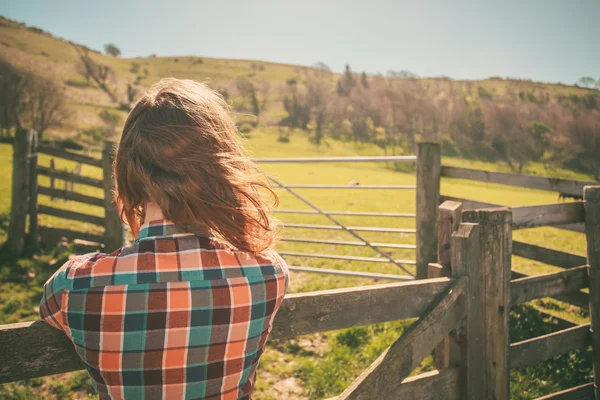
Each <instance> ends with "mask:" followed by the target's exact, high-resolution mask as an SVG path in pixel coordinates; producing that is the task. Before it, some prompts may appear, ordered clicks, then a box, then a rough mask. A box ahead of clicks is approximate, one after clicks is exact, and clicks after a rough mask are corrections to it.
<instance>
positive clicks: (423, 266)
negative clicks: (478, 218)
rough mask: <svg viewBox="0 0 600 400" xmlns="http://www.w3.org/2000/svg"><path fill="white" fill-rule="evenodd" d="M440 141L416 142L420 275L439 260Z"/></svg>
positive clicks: (425, 273)
mask: <svg viewBox="0 0 600 400" xmlns="http://www.w3.org/2000/svg"><path fill="white" fill-rule="evenodd" d="M440 160H441V146H440V144H439V143H417V197H416V202H417V221H416V224H417V232H416V233H417V252H416V255H417V257H416V258H417V279H425V278H427V269H428V267H427V265H428V264H429V263H432V262H436V260H437V227H436V225H437V214H438V205H439V204H440V162H441V161H440Z"/></svg>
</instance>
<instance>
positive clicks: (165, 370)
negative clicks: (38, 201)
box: [40, 79, 288, 400]
mask: <svg viewBox="0 0 600 400" xmlns="http://www.w3.org/2000/svg"><path fill="white" fill-rule="evenodd" d="M228 111H229V110H228V108H227V105H226V104H225V102H224V101H223V99H222V98H221V97H220V96H219V95H218V94H217V93H216V92H214V91H213V90H211V89H209V88H208V87H207V86H206V85H202V84H199V83H196V82H192V81H181V80H177V79H168V80H164V81H161V82H160V83H158V84H157V85H155V86H153V87H152V88H150V90H149V91H148V92H147V93H146V94H144V96H142V98H140V100H138V102H137V103H136V105H135V107H134V108H133V110H132V111H131V113H130V114H129V116H128V117H127V121H126V122H125V126H124V129H123V135H122V137H121V141H120V143H119V147H118V150H117V154H116V161H115V167H114V173H115V181H116V191H115V201H116V203H117V206H118V208H119V210H120V213H121V218H122V220H123V221H124V222H127V224H128V225H129V228H130V229H131V231H132V235H133V237H137V238H136V239H135V241H134V242H133V243H132V244H131V245H130V246H126V247H123V248H121V249H118V250H116V251H114V252H113V253H111V254H89V255H86V256H80V257H76V258H74V259H72V260H70V261H69V262H67V263H66V264H65V265H63V266H62V267H61V268H60V269H59V270H58V271H57V272H56V273H55V274H54V275H53V276H52V278H50V280H49V281H48V282H47V283H46V285H45V286H44V296H43V298H42V302H41V304H40V315H41V317H42V319H43V320H44V321H46V322H47V323H49V324H50V325H52V326H54V327H55V328H57V329H61V330H63V331H64V332H65V333H66V335H67V336H68V337H69V339H71V341H72V342H73V344H74V346H75V349H76V350H77V353H78V354H79V356H80V357H81V359H82V360H83V362H84V364H85V366H86V367H87V369H88V371H89V373H90V375H91V377H92V380H93V383H94V386H95V387H96V389H97V390H98V392H99V393H100V398H102V399H111V398H112V399H145V400H150V399H157V400H158V399H160V400H162V399H169V400H171V399H204V398H206V399H249V398H250V395H251V393H252V389H253V387H254V378H255V373H256V367H257V365H258V361H259V358H260V356H261V354H262V352H263V351H264V347H265V344H266V340H267V337H268V335H269V332H270V331H271V328H272V323H273V319H274V317H275V313H276V312H277V310H278V308H279V306H280V305H281V302H282V300H283V296H284V294H285V291H286V288H287V282H288V275H287V268H286V266H285V263H284V261H283V260H282V259H281V257H280V256H279V255H277V253H275V252H274V251H273V250H272V248H273V246H274V245H275V244H276V242H277V233H276V224H275V221H274V220H273V219H272V218H271V216H270V213H269V211H270V207H269V206H267V205H266V203H265V202H264V195H265V194H270V195H272V196H273V198H274V199H275V202H274V204H276V203H277V196H276V195H275V193H274V192H273V191H272V189H271V188H270V186H269V184H268V182H267V181H266V180H265V179H264V178H263V177H262V175H261V173H260V171H258V169H257V168H256V167H255V165H254V164H253V163H252V161H251V160H250V159H249V158H248V157H247V155H246V154H245V152H244V149H243V147H242V145H241V143H240V142H239V135H238V132H237V129H236V127H235V123H234V122H233V120H232V118H231V116H230V114H229V112H228ZM217 238H218V239H217Z"/></svg>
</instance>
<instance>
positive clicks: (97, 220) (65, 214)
mask: <svg viewBox="0 0 600 400" xmlns="http://www.w3.org/2000/svg"><path fill="white" fill-rule="evenodd" d="M37 211H38V212H39V213H40V214H46V215H52V216H55V217H59V218H65V219H72V220H74V221H81V222H87V223H89V224H94V225H100V226H103V225H104V218H103V217H96V216H95V215H89V214H83V213H79V212H75V211H69V210H63V209H61V208H56V207H50V206H44V205H41V204H40V205H39V206H38V207H37Z"/></svg>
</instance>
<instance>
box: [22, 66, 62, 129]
mask: <svg viewBox="0 0 600 400" xmlns="http://www.w3.org/2000/svg"><path fill="white" fill-rule="evenodd" d="M27 98H28V101H27V113H26V114H27V117H28V120H29V122H30V124H31V127H32V128H33V129H35V130H36V131H37V133H38V137H39V138H40V139H41V138H42V136H43V134H44V133H45V132H46V131H47V130H48V129H51V128H58V127H61V126H62V125H63V124H64V122H65V121H66V120H67V119H68V112H67V105H66V96H65V92H64V88H63V87H61V86H60V85H58V84H57V83H55V82H54V81H52V80H50V79H46V78H42V77H40V76H36V77H34V78H32V81H31V85H30V86H29V90H28V94H27Z"/></svg>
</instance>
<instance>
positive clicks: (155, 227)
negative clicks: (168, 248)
mask: <svg viewBox="0 0 600 400" xmlns="http://www.w3.org/2000/svg"><path fill="white" fill-rule="evenodd" d="M181 234H189V235H193V233H191V231H190V230H188V229H184V228H182V227H179V226H177V225H175V224H174V223H173V222H171V221H168V220H156V221H150V222H148V223H145V224H143V225H142V226H140V232H139V233H138V235H137V238H136V240H141V239H145V238H152V237H156V236H170V235H181Z"/></svg>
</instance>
